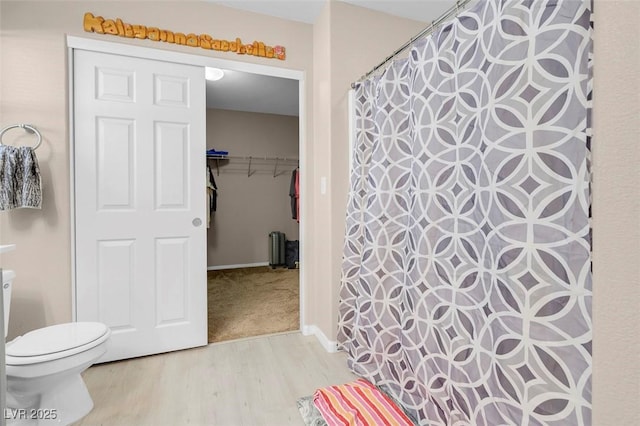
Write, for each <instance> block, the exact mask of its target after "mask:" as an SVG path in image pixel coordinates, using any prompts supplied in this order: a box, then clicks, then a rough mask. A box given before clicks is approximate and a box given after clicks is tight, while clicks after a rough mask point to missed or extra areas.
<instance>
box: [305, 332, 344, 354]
mask: <svg viewBox="0 0 640 426" xmlns="http://www.w3.org/2000/svg"><path fill="white" fill-rule="evenodd" d="M302 334H304V335H305V336H315V337H316V339H318V342H320V344H321V345H322V347H323V348H324V350H325V351H327V352H329V353H336V352H338V342H337V341H335V340H329V338H328V337H327V336H326V335H325V334H324V333H323V332H322V330H320V328H319V327H317V326H315V325H305V326H304V327H302Z"/></svg>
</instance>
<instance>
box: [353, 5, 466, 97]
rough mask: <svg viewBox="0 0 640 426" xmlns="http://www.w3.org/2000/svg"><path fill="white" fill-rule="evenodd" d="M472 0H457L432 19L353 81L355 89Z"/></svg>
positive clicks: (458, 12)
mask: <svg viewBox="0 0 640 426" xmlns="http://www.w3.org/2000/svg"><path fill="white" fill-rule="evenodd" d="M472 1H473V0H457V1H456V4H455V5H453V6H452V7H451V8H450V9H448V10H447V11H446V12H445V13H443V14H442V15H440V16H439V17H438V18H437V19H436V20H435V21H432V22H431V24H429V26H428V27H427V28H425V29H423V30H422V31H420V32H419V33H418V34H416V35H415V36H413V37H411V39H409V41H408V42H406V43H405V44H403V45H402V46H400V48H399V49H397V50H396V51H395V52H393V53H392V54H391V55H390V56H388V57H387V58H386V59H385V60H384V61H382V62H380V63H379V64H378V65H376V66H375V67H373V69H372V70H371V71H369V72H368V73H366V74H365V75H363V76H362V77H360V78H359V79H358V80H357V81H355V82H353V83H351V88H352V89H355V88H356V87H357V86H358V84H359V83H361V82H362V81H364V80H366V79H367V78H368V77H369V76H370V75H371V74H373V73H374V72H376V71H378V69H380V68H381V67H383V66H385V65H386V64H387V63H389V61H391V60H392V59H394V58H395V57H396V56H398V55H399V54H400V53H402V52H404V51H405V50H406V49H407V48H408V47H411V46H413V43H414V42H415V41H416V40H418V39H421V38H422V37H426V36H428V35H429V34H431V33H433V32H434V31H435V30H436V29H437V28H438V27H439V26H440V25H441V24H443V23H444V22H445V21H446V20H448V19H449V18H452V17H456V16H458V15H459V14H460V12H462V8H464V7H465V6H467V5H468V4H469V3H471V2H472Z"/></svg>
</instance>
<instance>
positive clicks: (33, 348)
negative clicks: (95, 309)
mask: <svg viewBox="0 0 640 426" xmlns="http://www.w3.org/2000/svg"><path fill="white" fill-rule="evenodd" d="M110 334H111V331H110V330H109V328H108V327H107V326H106V325H104V324H102V323H97V322H73V323H67V324H58V325H53V326H50V327H44V328H41V329H38V330H34V331H30V332H28V333H27V334H25V335H24V336H20V337H18V338H16V339H14V340H13V341H11V342H9V343H7V346H6V363H7V365H28V364H35V363H40V362H47V361H53V360H56V359H60V358H65V357H69V356H71V355H75V354H78V353H81V352H84V351H87V350H89V349H91V348H93V347H95V346H97V345H99V344H100V343H102V342H104V341H105V340H107V338H109V335H110Z"/></svg>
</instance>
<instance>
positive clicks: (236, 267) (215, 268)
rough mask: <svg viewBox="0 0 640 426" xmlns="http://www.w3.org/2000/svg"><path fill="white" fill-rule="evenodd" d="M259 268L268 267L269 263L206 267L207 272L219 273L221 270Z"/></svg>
mask: <svg viewBox="0 0 640 426" xmlns="http://www.w3.org/2000/svg"><path fill="white" fill-rule="evenodd" d="M259 266H269V262H257V263H239V264H235V265H218V266H207V271H219V270H221V269H239V268H256V267H259Z"/></svg>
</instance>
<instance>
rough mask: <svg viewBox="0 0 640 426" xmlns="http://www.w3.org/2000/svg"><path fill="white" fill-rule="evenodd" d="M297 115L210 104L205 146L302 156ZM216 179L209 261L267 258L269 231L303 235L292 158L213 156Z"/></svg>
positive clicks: (294, 237)
mask: <svg viewBox="0 0 640 426" xmlns="http://www.w3.org/2000/svg"><path fill="white" fill-rule="evenodd" d="M298 139H299V137H298V117H291V116H284V115H274V114H259V113H252V112H238V111H227V110H220V109H209V110H207V148H216V149H218V150H225V151H229V155H230V156H253V157H263V158H264V157H265V156H266V157H289V158H298ZM209 165H210V166H211V168H212V171H213V173H214V177H215V181H216V184H217V185H218V188H219V191H218V208H217V211H216V213H215V214H214V216H213V218H212V220H211V227H210V228H209V230H208V233H207V245H208V253H207V258H208V265H209V267H219V266H224V265H244V264H253V263H266V262H268V261H269V250H268V247H269V246H268V235H269V232H271V231H282V232H284V233H285V234H286V237H287V239H288V240H297V239H299V233H298V223H297V222H296V221H295V220H293V219H292V218H291V207H290V198H289V186H290V182H291V171H292V170H293V169H294V168H295V165H294V164H293V163H287V164H286V165H285V166H282V164H279V166H278V170H277V173H278V174H279V176H277V177H275V178H274V177H273V172H274V166H275V162H273V161H259V160H258V159H254V160H252V165H251V170H252V172H255V173H253V174H252V175H251V176H250V177H248V176H247V171H248V166H249V164H248V161H246V160H234V159H231V160H228V161H227V160H223V161H220V167H219V170H220V174H219V175H218V174H217V172H218V169H217V168H216V162H215V160H209Z"/></svg>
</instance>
